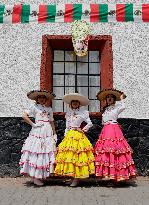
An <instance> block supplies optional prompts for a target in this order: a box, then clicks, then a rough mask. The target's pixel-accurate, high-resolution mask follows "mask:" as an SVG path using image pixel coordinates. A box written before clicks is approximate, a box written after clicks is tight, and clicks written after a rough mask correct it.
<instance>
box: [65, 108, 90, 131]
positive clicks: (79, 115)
mask: <svg viewBox="0 0 149 205" xmlns="http://www.w3.org/2000/svg"><path fill="white" fill-rule="evenodd" d="M65 118H66V129H67V130H70V129H72V128H79V127H80V125H81V123H82V122H86V123H87V125H86V126H85V127H84V129H87V130H88V129H89V128H90V127H92V125H93V124H92V122H91V120H90V118H89V112H88V111H85V110H78V109H76V110H69V111H68V112H67V113H66V116H65Z"/></svg>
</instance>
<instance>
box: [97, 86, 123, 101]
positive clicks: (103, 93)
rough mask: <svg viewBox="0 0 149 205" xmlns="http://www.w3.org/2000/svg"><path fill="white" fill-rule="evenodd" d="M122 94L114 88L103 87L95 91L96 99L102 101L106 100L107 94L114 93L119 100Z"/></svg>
mask: <svg viewBox="0 0 149 205" xmlns="http://www.w3.org/2000/svg"><path fill="white" fill-rule="evenodd" d="M122 94H124V93H123V92H121V91H120V90H116V89H104V90H101V91H99V92H98V93H97V95H96V97H97V99H98V100H100V101H103V100H106V97H107V95H114V96H115V97H116V101H120V100H121V99H120V96H121V95H122ZM124 98H126V95H125V94H124Z"/></svg>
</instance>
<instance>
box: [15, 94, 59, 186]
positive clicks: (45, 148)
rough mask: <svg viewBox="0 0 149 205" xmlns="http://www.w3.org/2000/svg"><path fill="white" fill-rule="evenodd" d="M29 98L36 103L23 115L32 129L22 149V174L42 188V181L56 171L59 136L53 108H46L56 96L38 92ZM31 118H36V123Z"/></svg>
mask: <svg viewBox="0 0 149 205" xmlns="http://www.w3.org/2000/svg"><path fill="white" fill-rule="evenodd" d="M27 96H28V98H29V99H31V100H35V101H36V103H35V104H33V105H32V106H31V107H30V108H29V109H28V110H25V112H24V114H23V119H24V120H25V122H27V123H28V124H30V125H31V126H32V129H31V131H30V133H29V136H28V138H27V139H26V140H25V143H24V145H23V147H22V151H21V152H22V156H21V159H20V163H19V164H20V166H21V170H20V173H21V174H23V175H28V176H30V177H32V180H33V182H34V184H36V185H38V186H42V185H43V184H44V183H43V181H42V180H43V179H46V178H48V177H49V176H50V174H51V173H53V171H54V163H55V152H56V142H57V135H56V132H55V126H54V119H53V112H52V108H51V107H48V106H46V103H47V101H49V100H52V99H53V98H54V97H55V94H54V93H51V92H47V91H40V90H36V91H31V92H29V93H28V94H27ZM29 116H32V117H34V118H35V123H33V122H32V121H31V119H30V118H29Z"/></svg>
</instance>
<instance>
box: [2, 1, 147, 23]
mask: <svg viewBox="0 0 149 205" xmlns="http://www.w3.org/2000/svg"><path fill="white" fill-rule="evenodd" d="M74 20H85V21H87V22H91V23H98V22H131V21H132V22H149V4H140V5H138V4H137V5H135V4H56V5H55V4H49V5H27V4H15V5H2V4H0V23H1V24H3V23H5V24H9V23H12V24H15V23H30V22H37V23H52V22H64V23H71V22H73V21H74Z"/></svg>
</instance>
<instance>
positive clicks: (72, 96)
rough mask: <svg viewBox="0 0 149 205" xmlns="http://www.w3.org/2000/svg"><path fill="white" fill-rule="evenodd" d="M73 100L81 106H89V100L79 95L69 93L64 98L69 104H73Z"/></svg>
mask: <svg viewBox="0 0 149 205" xmlns="http://www.w3.org/2000/svg"><path fill="white" fill-rule="evenodd" d="M72 100H78V101H79V102H80V105H81V106H86V105H88V104H89V99H88V98H87V97H85V96H84V95H81V94H79V93H69V94H66V95H64V97H63V101H64V102H65V103H67V104H71V101H72Z"/></svg>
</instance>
